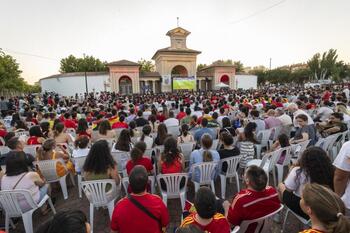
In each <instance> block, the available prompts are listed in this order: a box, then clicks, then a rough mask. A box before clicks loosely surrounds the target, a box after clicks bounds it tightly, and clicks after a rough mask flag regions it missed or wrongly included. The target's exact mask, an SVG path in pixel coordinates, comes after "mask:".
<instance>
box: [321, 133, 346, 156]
mask: <svg viewBox="0 0 350 233" xmlns="http://www.w3.org/2000/svg"><path fill="white" fill-rule="evenodd" d="M340 135H341V134H340V133H337V134H332V135H330V136H328V137H326V138H323V140H320V142H317V143H316V145H317V146H319V147H321V148H322V149H323V150H324V151H326V152H327V153H328V156H329V158H330V159H331V160H332V161H333V160H334V159H333V157H334V156H336V155H333V147H334V145H336V141H337V139H338V137H340Z"/></svg>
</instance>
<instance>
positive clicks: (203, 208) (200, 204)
mask: <svg viewBox="0 0 350 233" xmlns="http://www.w3.org/2000/svg"><path fill="white" fill-rule="evenodd" d="M194 207H195V209H196V210H195V211H193V212H192V213H190V215H189V216H187V217H186V218H184V220H183V221H182V223H181V226H180V227H184V226H188V225H196V226H197V227H199V228H200V229H201V230H203V231H204V232H210V233H230V232H231V231H230V224H229V223H228V221H227V219H226V218H225V216H224V215H223V214H221V213H218V210H217V203H216V197H215V194H214V193H213V192H212V191H211V190H210V189H209V188H208V187H201V188H199V189H198V191H197V192H196V195H195V198H194Z"/></svg>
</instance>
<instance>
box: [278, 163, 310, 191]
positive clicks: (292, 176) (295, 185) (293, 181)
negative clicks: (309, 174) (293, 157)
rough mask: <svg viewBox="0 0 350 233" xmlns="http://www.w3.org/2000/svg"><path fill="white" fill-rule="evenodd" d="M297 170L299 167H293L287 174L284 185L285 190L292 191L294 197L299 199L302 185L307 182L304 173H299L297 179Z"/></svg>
mask: <svg viewBox="0 0 350 233" xmlns="http://www.w3.org/2000/svg"><path fill="white" fill-rule="evenodd" d="M299 169H300V167H294V168H293V169H292V170H291V171H290V172H289V174H288V176H287V178H286V180H285V181H284V184H285V185H286V188H287V189H289V190H292V191H293V193H294V194H295V195H296V196H298V197H301V193H302V191H303V188H304V185H305V184H307V183H309V181H308V179H307V178H306V176H305V174H304V172H300V174H299V177H297V176H298V173H297V171H299Z"/></svg>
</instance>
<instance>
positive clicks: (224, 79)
mask: <svg viewBox="0 0 350 233" xmlns="http://www.w3.org/2000/svg"><path fill="white" fill-rule="evenodd" d="M220 82H221V83H225V84H226V85H230V77H229V76H228V75H226V74H224V75H223V76H221V78H220Z"/></svg>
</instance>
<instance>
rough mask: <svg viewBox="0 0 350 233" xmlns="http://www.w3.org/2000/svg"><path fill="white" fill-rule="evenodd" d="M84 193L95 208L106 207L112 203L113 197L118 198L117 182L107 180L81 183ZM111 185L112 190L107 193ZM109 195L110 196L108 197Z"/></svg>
mask: <svg viewBox="0 0 350 233" xmlns="http://www.w3.org/2000/svg"><path fill="white" fill-rule="evenodd" d="M81 185H82V188H83V190H84V193H85V195H86V197H87V199H88V200H89V202H90V203H92V204H93V205H94V206H95V207H99V206H106V205H107V204H108V203H109V202H110V201H111V197H113V198H114V199H116V198H117V186H116V184H115V180H112V179H105V180H92V181H83V182H81ZM107 185H110V186H111V187H112V188H111V190H108V191H106V190H107V189H106V186H107ZM107 193H108V195H107Z"/></svg>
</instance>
